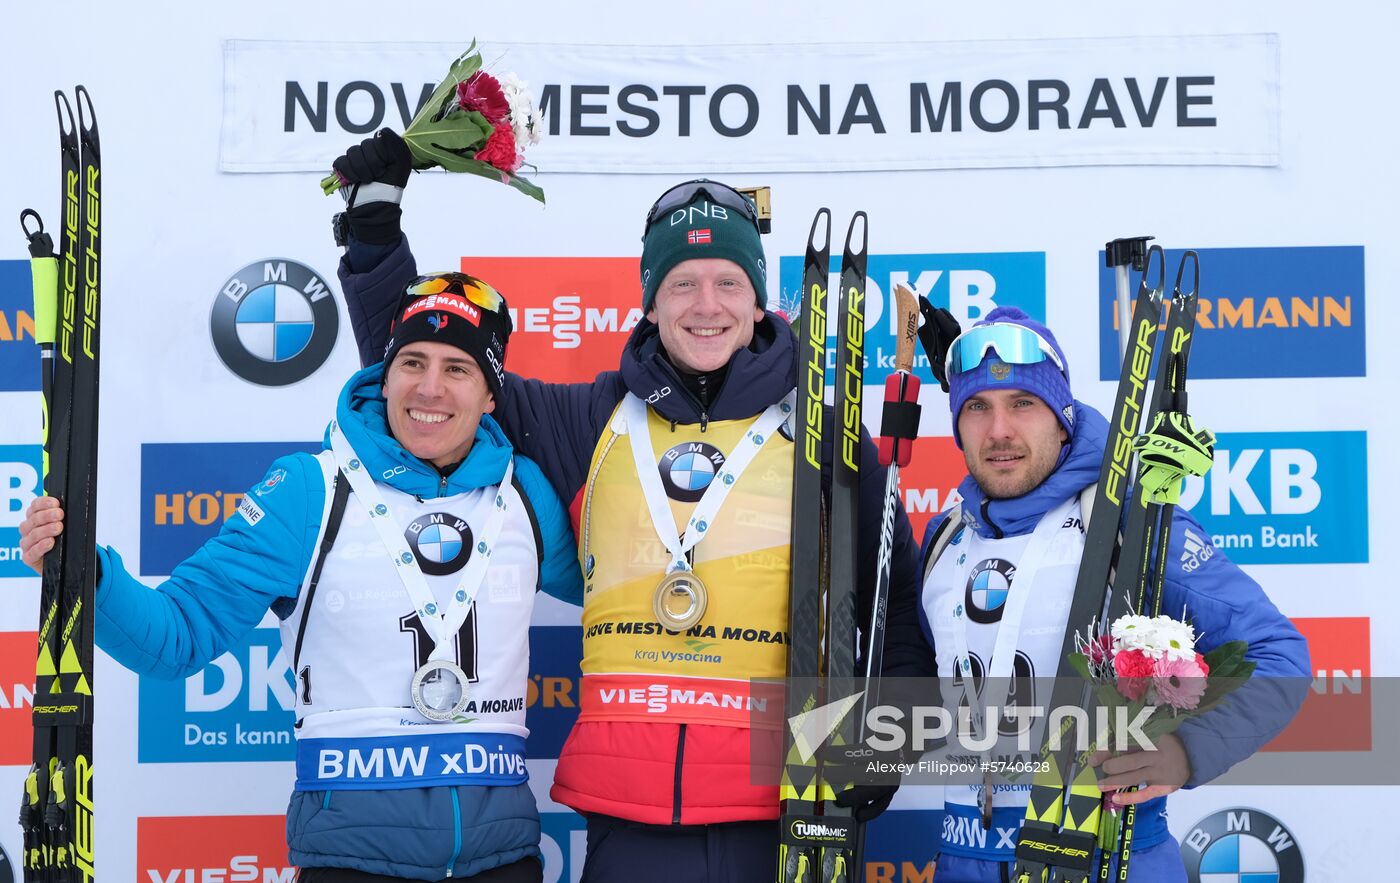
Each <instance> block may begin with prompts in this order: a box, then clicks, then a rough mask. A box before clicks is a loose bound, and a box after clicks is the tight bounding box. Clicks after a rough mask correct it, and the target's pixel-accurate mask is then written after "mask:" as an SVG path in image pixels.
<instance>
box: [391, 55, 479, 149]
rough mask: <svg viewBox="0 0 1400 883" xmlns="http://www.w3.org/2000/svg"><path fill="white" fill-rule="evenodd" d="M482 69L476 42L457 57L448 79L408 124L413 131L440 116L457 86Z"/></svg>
mask: <svg viewBox="0 0 1400 883" xmlns="http://www.w3.org/2000/svg"><path fill="white" fill-rule="evenodd" d="M480 69H481V53H479V52H477V51H476V40H472V44H471V45H470V46H468V47H467V51H466V52H463V53H462V54H461V55H459V56H457V60H456V61H454V62H452V64H451V65H450V66H449V67H448V69H447V78H446V79H444V80H443V81H442V82H441V83H438V86H437V88H436V89H434V90H433V94H432V95H429V96H428V100H427V101H425V102H423V106H422V107H421V108H419V110H418V113H417V115H415V116H414V117H413V121H412V122H410V123H409V124H408V128H409V129H412V128H413V127H414V126H416V125H418V124H419V123H421V122H425V121H426V120H428V119H431V118H432V117H435V116H438V115H439V114H440V113H441V112H442V110H443V107H444V105H445V103H446V101H447V98H448V95H449V93H455V92H456V91H457V84H458V83H463V82H466V80H467V78H468V77H470V76H471V75H472V74H474V73H476V72H477V71H478V70H480Z"/></svg>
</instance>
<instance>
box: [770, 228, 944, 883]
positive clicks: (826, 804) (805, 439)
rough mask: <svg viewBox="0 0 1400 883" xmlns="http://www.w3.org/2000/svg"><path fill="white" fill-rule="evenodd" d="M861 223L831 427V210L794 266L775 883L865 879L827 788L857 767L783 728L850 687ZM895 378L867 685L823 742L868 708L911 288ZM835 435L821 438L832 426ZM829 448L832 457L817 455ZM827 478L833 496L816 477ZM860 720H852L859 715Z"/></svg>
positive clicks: (902, 301) (839, 330) (914, 388)
mask: <svg viewBox="0 0 1400 883" xmlns="http://www.w3.org/2000/svg"><path fill="white" fill-rule="evenodd" d="M868 233H869V231H868V223H867V218H866V214H865V212H857V213H856V214H855V216H854V217H853V218H852V219H851V224H850V227H849V229H848V230H847V233H846V244H845V247H844V249H843V250H842V256H841V270H840V276H839V280H840V283H839V284H840V291H839V299H838V301H837V306H836V309H835V311H834V320H835V323H836V373H835V376H834V383H833V385H834V387H835V407H834V409H833V412H832V421H831V422H832V424H833V425H831V426H830V427H828V426H826V417H825V411H824V406H823V400H824V394H825V391H826V365H827V345H826V344H827V326H828V313H827V304H828V298H827V280H828V278H829V274H830V255H831V211H830V210H829V209H825V208H823V209H820V210H819V211H818V212H817V215H816V217H815V218H814V219H813V221H812V228H811V231H810V232H809V234H808V238H807V251H806V256H805V259H804V263H803V274H802V296H801V305H800V307H799V318H798V322H797V326H796V332H797V339H798V346H797V419H796V421H795V427H794V431H793V439H794V442H795V447H796V452H795V456H794V465H793V488H792V544H791V555H792V576H791V595H790V607H789V613H788V616H789V634H790V636H791V644H790V647H789V653H788V684H787V690H786V694H785V695H786V698H785V709H784V710H785V717H786V720H785V722H784V723H785V731H784V742H783V748H784V753H783V756H782V760H781V763H782V772H781V780H780V784H779V797H780V800H781V811H780V820H779V844H778V874H777V877H778V880H779V881H780V883H817V881H820V883H850V881H852V880H856V879H859V878H860V877H862V876H863V874H862V873H861V870H860V869H861V866H862V864H861V855H860V853H861V845H862V839H863V838H862V836H861V835H862V831H861V830H860V826H859V825H858V824H857V822H856V819H855V817H854V814H853V811H852V810H851V809H850V808H848V807H840V806H837V805H836V804H835V803H834V802H833V799H834V798H835V796H836V794H837V793H839V792H840V791H842V790H844V789H845V788H846V787H848V786H850V785H851V784H853V781H854V770H853V769H852V768H851V767H850V766H849V764H847V763H845V762H843V761H841V760H839V759H837V755H838V754H839V750H838V751H821V750H816V749H815V747H814V746H804V745H801V744H799V740H798V739H797V738H795V736H796V733H795V732H794V730H793V726H792V724H791V722H792V721H793V718H794V717H796V716H798V715H801V714H802V713H803V712H812V711H814V710H815V709H817V708H818V707H819V706H821V705H823V704H824V703H834V702H838V701H839V700H842V699H848V698H849V697H850V695H851V691H852V689H853V685H854V683H855V662H856V653H855V650H856V645H855V642H856V623H855V598H856V585H857V578H858V573H857V563H856V562H857V558H858V555H859V552H858V550H859V545H858V524H859V520H860V513H859V506H860V502H859V496H860V489H859V486H860V463H861V409H862V401H861V399H862V392H863V386H864V365H865V289H866V258H867V245H868V238H869V237H868ZM896 310H897V313H898V319H897V321H898V326H897V327H898V328H899V329H900V335H899V341H898V347H897V354H896V360H895V361H896V369H897V370H896V372H895V373H894V374H892V375H891V376H890V378H889V380H888V381H887V383H886V404H885V414H886V421H885V426H884V427H883V429H882V438H881V443H880V462H881V464H882V465H885V466H888V467H890V473H889V476H888V478H887V482H886V493H885V500H884V511H883V513H882V514H883V518H882V522H881V536H880V555H879V559H878V560H879V567H878V571H877V575H876V577H877V578H876V585H875V593H874V597H873V599H872V607H871V621H870V626H869V628H868V629H867V630H866V634H865V638H866V641H867V651H866V653H865V674H866V681H865V683H864V684H863V687H864V692H863V693H862V701H861V705H860V709H861V710H860V712H859V713H857V714H856V715H854V720H853V719H852V715H851V714H850V713H849V711H850V706H849V705H845V706H844V708H845V712H844V713H842V714H841V717H840V722H839V723H837V724H836V725H835V727H834V729H833V730H832V732H831V736H830V745H831V746H835V747H836V748H837V749H839V748H840V747H841V746H853V745H855V744H856V743H857V742H858V741H859V740H860V737H861V736H863V732H860V733H858V730H859V731H863V729H864V720H865V714H864V711H865V709H866V708H867V707H868V706H869V705H870V704H871V703H872V702H874V699H875V688H876V685H877V684H878V678H879V674H880V661H881V657H882V651H883V648H884V631H885V612H886V609H887V607H888V594H889V580H890V575H889V562H890V559H891V554H892V551H891V550H892V548H893V523H894V515H895V509H894V507H895V506H896V505H897V504H898V502H899V490H898V467H899V466H902V465H906V464H907V463H908V460H909V455H910V451H911V447H912V441H913V438H914V436H915V435H916V434H917V431H918V404H917V401H918V387H919V381H918V379H917V378H915V377H913V376H912V375H911V374H910V371H911V369H912V366H913V360H914V341H915V339H916V332H917V327H918V307H917V304H916V303H915V300H914V297H913V294H912V293H911V292H909V291H908V290H907V289H906V290H902V291H901V292H900V295H899V306H898V307H897V308H896ZM828 432H829V433H830V439H829V443H828V439H827V433H828ZM828 447H829V448H830V450H831V452H832V453H831V462H829V463H828V462H824V460H825V457H824V451H825V450H826V449H827V448H828ZM824 470H825V471H827V472H828V473H829V475H830V488H831V491H830V495H829V496H828V495H827V494H826V493H825V492H824V491H823V483H822V473H823V471H824ZM857 722H859V723H857Z"/></svg>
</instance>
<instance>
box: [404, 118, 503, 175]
mask: <svg viewBox="0 0 1400 883" xmlns="http://www.w3.org/2000/svg"><path fill="white" fill-rule="evenodd" d="M490 136H491V123H489V122H488V121H487V119H486V117H484V116H482V115H481V114H480V113H479V112H477V111H474V110H467V111H457V112H454V113H452V114H450V115H449V116H448V117H447V118H446V119H443V120H429V121H427V122H425V123H422V124H421V125H420V124H418V123H415V124H413V125H411V126H409V127H408V128H407V129H406V130H405V131H404V133H403V140H404V142H405V143H407V144H408V150H409V152H410V153H412V154H413V167H414V168H417V169H430V168H432V167H434V166H442V167H443V168H445V169H447V170H448V171H450V172H455V171H459V170H458V169H456V168H453V166H452V165H451V163H453V162H455V161H456V160H457V159H459V158H460V157H461V155H462V153H463V152H465V151H469V150H470V151H475V150H480V149H481V147H482V145H484V144H485V143H486V139H487V138H489V137H490Z"/></svg>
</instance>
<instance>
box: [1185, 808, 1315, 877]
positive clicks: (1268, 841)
mask: <svg viewBox="0 0 1400 883" xmlns="http://www.w3.org/2000/svg"><path fill="white" fill-rule="evenodd" d="M1181 858H1182V861H1183V862H1184V863H1185V865H1186V879H1187V880H1189V881H1191V883H1303V854H1302V850H1300V849H1299V847H1298V841H1297V840H1296V839H1294V837H1293V832H1292V831H1289V830H1288V829H1287V828H1285V827H1284V826H1283V823H1282V822H1280V821H1279V820H1278V819H1276V818H1274V817H1273V816H1271V815H1269V814H1268V813H1266V812H1263V811H1262V810H1257V809H1249V808H1246V807H1232V808H1231V809H1222V810H1220V811H1219V812H1217V813H1214V814H1212V815H1209V816H1206V817H1205V818H1204V819H1202V820H1201V821H1199V822H1197V823H1196V824H1195V825H1194V826H1193V827H1192V828H1191V831H1190V833H1188V834H1187V835H1186V836H1185V837H1183V838H1181Z"/></svg>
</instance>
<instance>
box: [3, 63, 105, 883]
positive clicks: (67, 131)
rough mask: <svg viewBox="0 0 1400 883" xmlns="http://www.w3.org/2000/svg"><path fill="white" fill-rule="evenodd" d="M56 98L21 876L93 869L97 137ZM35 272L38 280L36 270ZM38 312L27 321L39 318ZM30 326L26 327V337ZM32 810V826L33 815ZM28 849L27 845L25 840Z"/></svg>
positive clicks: (86, 105)
mask: <svg viewBox="0 0 1400 883" xmlns="http://www.w3.org/2000/svg"><path fill="white" fill-rule="evenodd" d="M75 96H76V103H77V105H78V115H77V117H76V118H75V117H74V115H73V111H72V107H71V105H70V104H69V102H68V99H67V97H66V96H64V94H63V93H62V92H58V93H55V102H56V105H57V108H58V116H59V128H60V145H61V163H62V170H61V171H62V188H63V221H64V223H63V234H62V241H61V249H60V250H61V258H62V262H61V272H59V273H58V277H59V280H60V281H59V283H58V286H57V289H58V290H57V292H56V295H55V297H56V301H57V309H56V310H51V309H49V310H44V311H41V310H40V306H39V304H40V303H41V302H42V301H43V299H44V298H46V297H48V296H49V295H48V294H47V293H46V292H45V291H43V290H41V286H40V285H37V284H36V287H35V301H36V306H35V310H36V318H37V317H38V316H39V315H41V314H47V315H53V316H55V318H54V320H53V323H52V328H53V335H52V337H51V338H50V339H51V341H52V342H51V344H50V348H51V353H54V355H51V356H50V357H49V358H48V359H46V360H45V368H46V369H48V368H49V367H50V366H51V369H52V371H51V374H47V373H46V375H45V377H44V380H43V389H44V397H45V406H46V408H47V411H48V413H47V414H46V417H45V422H44V425H45V438H44V451H45V475H44V491H45V493H46V494H48V495H50V496H53V497H57V498H58V499H59V501H60V503H61V504H62V505H63V507H64V531H63V533H62V534H61V535H60V537H59V542H58V543H57V544H56V545H55V547H54V548H53V550H51V551H50V552H49V554H48V555H46V556H45V558H44V566H43V574H42V579H41V589H40V611H39V635H40V640H39V648H38V657H37V660H36V665H35V676H36V677H35V695H34V712H33V720H34V765H33V766H32V767H31V770H30V775H29V777H28V778H27V779H26V793H25V807H26V811H24V812H22V813H21V816H22V819H23V820H24V821H25V822H26V823H28V826H27V828H26V855H25V859H24V862H23V865H24V873H25V880H26V883H28V881H36V883H37V881H49V880H53V881H63V883H67V881H86V880H92V879H94V869H93V814H92V807H93V787H92V785H93V782H92V770H93V763H92V722H93V718H92V635H93V589H94V577H95V569H96V561H95V556H96V547H95V545H94V530H93V522H94V520H95V516H96V502H97V495H96V490H97V387H98V368H97V366H98V335H99V328H100V317H101V294H100V288H101V202H102V195H101V194H102V191H101V184H102V180H101V146H100V142H99V140H98V133H97V120H96V116H95V115H94V113H93V108H92V102H91V99H90V97H89V95H88V92H87V90H86V89H85V88H84V87H82V86H79V87H78V88H77V90H76V93H75ZM36 281H37V280H36ZM42 324H43V322H42V321H36V326H40V325H42ZM38 336H39V332H38V330H37V328H36V337H38ZM36 810H38V811H39V812H40V813H41V815H42V818H41V820H40V824H39V827H38V830H37V831H36V830H34V825H33V821H34V813H35V811H36ZM31 843H32V844H33V848H32V849H31V848H30V844H31Z"/></svg>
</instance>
